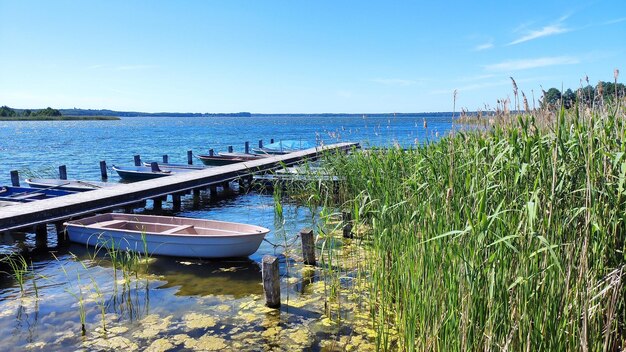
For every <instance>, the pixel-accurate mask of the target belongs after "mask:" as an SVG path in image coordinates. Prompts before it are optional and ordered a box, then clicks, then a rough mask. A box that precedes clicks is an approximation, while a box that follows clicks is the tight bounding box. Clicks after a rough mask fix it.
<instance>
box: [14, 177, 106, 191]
mask: <svg viewBox="0 0 626 352" xmlns="http://www.w3.org/2000/svg"><path fill="white" fill-rule="evenodd" d="M25 181H26V183H27V184H28V185H29V186H30V187H32V188H48V189H58V190H64V191H71V192H85V191H91V190H94V189H100V188H103V187H112V186H115V184H112V183H108V182H100V181H82V180H61V179H54V178H27V179H26V180H25Z"/></svg>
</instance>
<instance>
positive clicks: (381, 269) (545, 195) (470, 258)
mask: <svg viewBox="0 0 626 352" xmlns="http://www.w3.org/2000/svg"><path fill="white" fill-rule="evenodd" d="M515 88H517V87H515ZM515 93H516V96H517V91H516V92H515ZM625 112H626V111H625V107H624V101H623V100H622V99H621V98H620V99H617V100H616V101H615V102H614V103H612V104H599V105H598V106H591V107H584V108H583V107H580V106H578V105H576V106H574V107H573V108H572V109H570V110H565V109H564V108H562V109H561V110H558V111H557V112H552V111H549V110H535V111H531V110H528V111H527V113H525V114H520V115H509V114H504V113H501V114H499V116H497V117H496V118H495V121H493V120H492V124H491V125H488V126H485V127H486V128H485V129H481V130H476V131H469V132H456V133H453V134H451V135H450V136H447V137H445V138H442V139H440V140H438V141H436V142H432V143H429V144H424V145H418V146H415V147H414V148H412V149H409V150H403V149H400V148H390V149H382V150H368V151H364V152H355V153H351V154H350V155H333V156H330V157H329V161H330V162H331V163H332V164H333V166H334V167H333V169H334V172H335V173H336V174H337V175H339V176H340V177H343V178H345V179H346V182H345V184H344V185H343V186H342V188H341V194H342V197H343V199H342V200H341V201H340V202H339V203H335V202H333V200H332V199H331V198H328V200H327V201H326V202H325V205H326V206H327V207H336V206H342V207H343V208H344V209H348V210H351V211H352V212H353V218H354V221H355V223H356V225H357V226H358V227H361V228H366V229H367V231H365V232H364V233H363V234H362V240H363V241H364V243H366V244H368V248H369V252H368V255H367V257H366V258H365V260H366V262H367V264H366V265H365V266H364V268H363V270H364V271H365V273H364V274H363V275H364V276H366V277H368V279H367V280H368V282H369V287H370V295H369V296H370V297H371V298H370V307H371V316H372V320H373V324H374V326H375V328H376V331H377V345H378V346H379V348H381V349H384V350H407V351H422V350H444V351H445V350H468V349H469V350H491V349H495V350H550V351H551V350H583V351H586V350H593V351H601V350H604V351H606V350H621V349H623V348H625V347H626V289H625V285H624V282H623V281H624V279H625V272H626V257H625V254H624V250H625V241H624V239H625V235H624V234H625V233H626V223H625V222H626V138H625V132H626V113H625ZM396 333H397V335H396ZM395 336H397V339H396V338H395Z"/></svg>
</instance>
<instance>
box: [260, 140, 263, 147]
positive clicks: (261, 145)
mask: <svg viewBox="0 0 626 352" xmlns="http://www.w3.org/2000/svg"><path fill="white" fill-rule="evenodd" d="M259 148H263V140H262V139H259Z"/></svg>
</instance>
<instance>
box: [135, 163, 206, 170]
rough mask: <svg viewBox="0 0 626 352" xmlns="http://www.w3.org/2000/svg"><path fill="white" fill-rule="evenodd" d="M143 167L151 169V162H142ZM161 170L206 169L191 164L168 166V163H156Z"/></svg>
mask: <svg viewBox="0 0 626 352" xmlns="http://www.w3.org/2000/svg"><path fill="white" fill-rule="evenodd" d="M143 165H144V166H145V167H150V168H151V167H152V163H151V162H144V163H143ZM157 165H158V166H159V168H160V169H161V170H169V169H188V170H204V169H206V168H205V167H204V166H202V165H193V164H170V163H157Z"/></svg>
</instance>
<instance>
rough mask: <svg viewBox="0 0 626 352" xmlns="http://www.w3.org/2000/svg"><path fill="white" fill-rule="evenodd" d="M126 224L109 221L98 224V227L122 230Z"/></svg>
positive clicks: (121, 221) (124, 222)
mask: <svg viewBox="0 0 626 352" xmlns="http://www.w3.org/2000/svg"><path fill="white" fill-rule="evenodd" d="M127 223H128V221H126V220H109V221H103V222H101V223H98V226H101V227H107V228H110V229H121V228H124V227H125V226H126V224H127Z"/></svg>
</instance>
